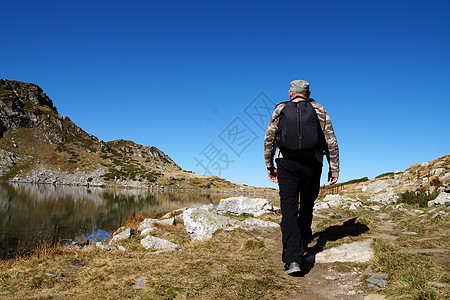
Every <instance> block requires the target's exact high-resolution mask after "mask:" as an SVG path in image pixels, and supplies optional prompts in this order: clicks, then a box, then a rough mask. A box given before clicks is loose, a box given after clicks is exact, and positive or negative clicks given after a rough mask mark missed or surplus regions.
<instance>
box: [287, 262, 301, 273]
mask: <svg viewBox="0 0 450 300" xmlns="http://www.w3.org/2000/svg"><path fill="white" fill-rule="evenodd" d="M283 272H284V274H287V275H289V274H293V273H298V272H301V270H300V264H299V263H297V262H295V261H293V262H290V263H287V264H285V265H284V270H283Z"/></svg>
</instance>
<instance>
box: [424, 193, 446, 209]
mask: <svg viewBox="0 0 450 300" xmlns="http://www.w3.org/2000/svg"><path fill="white" fill-rule="evenodd" d="M446 202H447V203H450V193H446V192H441V193H440V194H439V195H438V196H437V197H436V199H434V200H431V201H428V207H430V206H433V205H444V204H446Z"/></svg>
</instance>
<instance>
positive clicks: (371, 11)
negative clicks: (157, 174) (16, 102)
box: [0, 0, 450, 186]
mask: <svg viewBox="0 0 450 300" xmlns="http://www.w3.org/2000/svg"><path fill="white" fill-rule="evenodd" d="M1 6H2V18H1V19H0V33H1V47H0V54H1V59H0V78H6V79H11V80H19V81H27V82H33V83H36V84H38V85H40V86H41V87H42V88H43V89H44V91H45V92H46V93H47V95H48V96H50V98H51V99H52V100H53V102H54V104H55V105H56V107H57V108H58V110H59V112H60V114H63V115H68V116H69V117H70V118H71V119H72V120H73V121H74V122H75V123H76V124H77V125H78V126H80V127H81V128H83V129H84V130H85V131H87V132H88V133H91V134H94V135H95V136H97V137H98V138H100V139H102V140H105V141H109V140H115V139H119V138H121V139H128V140H133V141H135V142H137V143H140V144H143V145H145V146H151V145H153V146H156V147H158V148H159V149H161V150H163V151H164V152H165V153H167V154H168V155H169V156H170V157H172V158H173V159H174V160H175V161H176V162H177V163H178V164H179V165H180V166H181V167H182V168H184V169H187V170H192V171H194V172H196V173H198V174H203V173H204V170H205V169H204V168H202V167H201V165H200V164H199V163H198V161H200V160H201V161H202V164H203V165H206V164H207V163H209V170H210V172H211V173H212V174H213V175H220V176H221V177H224V178H226V179H228V180H231V181H233V182H238V183H246V184H249V185H256V186H275V185H272V184H271V183H270V182H269V180H268V178H267V172H266V168H265V165H264V161H263V151H262V149H263V139H264V132H265V129H262V128H261V127H260V124H259V123H256V122H255V121H254V120H256V121H258V118H257V117H256V116H255V115H252V112H255V110H254V109H256V108H260V113H261V114H262V115H264V113H265V114H267V111H265V110H264V109H261V107H263V106H264V105H261V104H264V103H265V104H266V105H268V106H269V107H270V108H271V109H272V108H273V105H274V104H275V103H278V102H281V101H285V100H287V99H288V98H287V96H288V94H287V91H288V89H289V82H290V81H291V80H295V79H305V80H308V81H309V82H310V83H311V91H312V97H313V98H315V99H316V101H317V102H319V103H321V104H322V105H324V106H325V108H326V109H327V111H328V113H329V114H330V116H331V119H332V121H333V125H334V129H335V131H336V135H337V138H338V142H339V146H340V152H341V175H340V181H346V180H350V179H354V178H360V177H364V176H368V177H369V178H373V177H375V176H376V175H379V174H381V173H384V172H389V171H395V170H396V169H398V170H404V169H406V168H408V167H409V166H410V165H411V164H412V163H414V162H418V161H427V160H432V159H435V158H437V157H439V156H442V155H444V154H447V153H449V152H450V151H449V149H450V147H449V146H450V143H449V141H450V134H449V112H450V105H449V102H450V17H449V16H450V1H447V0H444V1H426V2H424V1H369V0H368V1H277V2H275V1H34V0H33V1H28V0H26V1H6V2H4V3H3V4H2V5H1ZM261 93H263V94H261ZM266 96H267V98H264V97H266ZM261 101H265V102H261ZM272 102H273V103H272ZM246 112H249V114H247V113H246ZM267 122H268V118H267V120H266V124H267ZM264 126H266V125H264ZM233 133H235V135H233ZM196 159H197V160H196ZM206 167H208V166H206ZM219 171H220V174H219ZM327 171H328V166H327V165H325V168H324V172H323V173H325V174H326V173H327Z"/></svg>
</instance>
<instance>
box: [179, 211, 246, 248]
mask: <svg viewBox="0 0 450 300" xmlns="http://www.w3.org/2000/svg"><path fill="white" fill-rule="evenodd" d="M205 206H206V207H205ZM205 206H202V207H199V208H188V209H186V210H185V211H184V212H183V221H184V226H185V227H186V231H187V233H188V234H189V235H190V237H191V240H193V241H197V240H203V239H205V238H210V237H212V235H213V233H214V232H215V231H216V230H218V229H232V228H236V227H237V226H238V225H239V222H238V221H237V220H234V219H232V218H229V217H225V216H220V215H218V214H216V213H214V212H213V211H210V209H209V207H208V205H205Z"/></svg>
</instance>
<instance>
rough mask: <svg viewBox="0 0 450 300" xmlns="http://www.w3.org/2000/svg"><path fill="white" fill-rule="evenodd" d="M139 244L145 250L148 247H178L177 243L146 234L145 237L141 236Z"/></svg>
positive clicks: (161, 248)
mask: <svg viewBox="0 0 450 300" xmlns="http://www.w3.org/2000/svg"><path fill="white" fill-rule="evenodd" d="M141 245H142V246H143V247H144V248H145V249H147V250H148V249H155V250H171V249H175V248H177V247H178V245H177V244H174V243H172V242H170V241H168V240H165V239H160V238H157V237H155V236H151V235H147V236H146V237H145V238H143V239H142V240H141Z"/></svg>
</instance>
